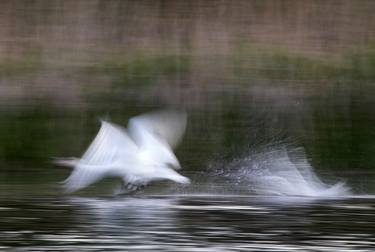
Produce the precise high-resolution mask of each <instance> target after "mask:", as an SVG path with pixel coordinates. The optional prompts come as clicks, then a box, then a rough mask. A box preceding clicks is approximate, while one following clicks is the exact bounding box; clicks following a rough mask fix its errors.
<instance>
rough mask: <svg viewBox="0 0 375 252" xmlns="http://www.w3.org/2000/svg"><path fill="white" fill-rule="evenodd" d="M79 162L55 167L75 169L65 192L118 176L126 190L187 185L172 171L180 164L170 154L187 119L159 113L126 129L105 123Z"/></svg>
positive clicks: (134, 120) (66, 161)
mask: <svg viewBox="0 0 375 252" xmlns="http://www.w3.org/2000/svg"><path fill="white" fill-rule="evenodd" d="M101 123H102V124H101V128H100V130H99V132H98V134H97V136H96V137H95V139H94V140H93V142H92V143H91V145H90V146H89V148H88V149H87V151H86V152H85V154H84V155H83V156H82V158H81V159H62V160H60V161H58V164H60V165H65V166H72V167H74V170H73V172H72V173H71V174H70V176H69V177H68V178H67V179H66V180H65V181H64V187H65V189H66V191H68V192H73V191H77V190H80V189H82V188H85V187H87V186H89V185H90V184H92V183H95V182H96V181H98V180H101V179H102V178H105V177H119V178H121V179H122V181H123V182H124V184H128V185H130V186H129V189H131V190H132V189H134V188H137V187H138V186H143V185H146V184H147V183H149V182H150V181H155V180H164V179H167V180H172V181H175V182H177V183H183V184H186V183H189V179H188V178H186V177H184V176H182V175H180V174H178V173H177V172H176V171H175V170H174V169H179V168H180V163H179V162H178V160H177V157H176V156H175V155H174V153H173V151H172V147H173V146H175V145H176V144H177V143H178V141H179V140H180V139H181V137H182V135H183V133H184V130H185V126H186V116H185V115H181V114H178V113H174V112H159V113H150V114H145V115H140V116H136V117H133V118H131V119H130V121H129V124H128V129H127V130H126V129H124V128H122V127H120V126H118V125H116V124H113V123H109V122H106V121H102V122H101Z"/></svg>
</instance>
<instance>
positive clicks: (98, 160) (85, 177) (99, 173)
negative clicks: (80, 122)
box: [64, 121, 138, 192]
mask: <svg viewBox="0 0 375 252" xmlns="http://www.w3.org/2000/svg"><path fill="white" fill-rule="evenodd" d="M137 148H138V147H137V146H136V145H135V144H134V142H133V141H132V140H131V139H130V138H129V137H128V135H127V134H126V132H125V130H123V129H122V128H121V127H120V126H117V125H115V124H111V123H109V122H106V121H102V125H101V128H100V130H99V132H98V134H97V136H96V137H95V139H94V140H93V142H92V143H91V145H90V146H89V148H88V149H87V151H86V152H85V153H84V154H83V156H82V158H81V159H80V160H78V161H76V162H74V163H73V164H74V170H73V172H72V173H71V174H70V176H69V177H68V178H67V179H66V180H65V181H64V187H65V189H66V191H68V192H73V191H76V190H79V189H82V188H84V187H86V186H88V185H90V184H92V183H94V182H96V181H98V180H100V179H102V178H103V177H105V176H108V175H110V174H111V169H112V168H111V166H110V165H111V163H113V162H114V160H115V159H116V158H117V156H118V155H120V154H121V153H123V152H124V151H126V152H129V153H135V152H136V151H137ZM67 164H69V163H67Z"/></svg>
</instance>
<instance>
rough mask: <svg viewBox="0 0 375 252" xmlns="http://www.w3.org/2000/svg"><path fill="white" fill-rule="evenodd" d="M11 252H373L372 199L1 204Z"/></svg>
mask: <svg viewBox="0 0 375 252" xmlns="http://www.w3.org/2000/svg"><path fill="white" fill-rule="evenodd" d="M1 206H2V207H1V209H0V216H1V221H0V222H1V226H0V235H1V237H2V241H1V246H2V247H1V248H2V249H3V250H6V251H9V250H10V249H11V248H13V249H16V251H72V250H80V251H102V250H106V251H155V250H158V251H176V250H178V251H195V250H196V251H259V250H263V251H275V250H277V251H306V250H310V251H337V250H339V251H370V250H372V249H373V248H374V246H375V236H374V233H373V227H374V224H375V223H374V222H375V216H374V208H375V203H374V198H366V197H363V198H338V199H325V200H319V199H313V198H312V199H305V198H290V199H287V200H285V199H284V198H280V197H267V198H263V197H254V196H245V197H240V196H237V195H232V196H227V197H223V196H218V195H210V196H193V195H184V196H179V195H169V196H140V197H126V198H113V197H108V198H82V197H58V198H30V199H2V200H1Z"/></svg>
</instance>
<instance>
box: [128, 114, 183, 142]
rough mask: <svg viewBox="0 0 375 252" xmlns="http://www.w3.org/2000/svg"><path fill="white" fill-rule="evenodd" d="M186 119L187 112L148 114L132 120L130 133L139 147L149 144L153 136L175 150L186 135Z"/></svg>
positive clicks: (129, 128)
mask: <svg viewBox="0 0 375 252" xmlns="http://www.w3.org/2000/svg"><path fill="white" fill-rule="evenodd" d="M186 118H187V116H186V113H185V112H178V111H174V110H163V111H157V112H152V113H147V114H143V115H139V116H135V117H133V118H131V119H130V120H129V123H128V131H129V133H130V134H131V137H132V138H133V139H134V141H135V142H136V143H137V144H138V145H139V146H142V145H146V144H148V140H149V134H151V135H153V136H155V137H156V138H158V139H160V140H162V141H165V142H166V143H167V144H168V145H169V146H171V147H172V148H174V147H176V145H177V144H178V143H179V142H180V141H181V139H182V137H183V135H184V133H185V129H186ZM145 132H148V133H149V134H145Z"/></svg>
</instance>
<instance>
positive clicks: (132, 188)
mask: <svg viewBox="0 0 375 252" xmlns="http://www.w3.org/2000/svg"><path fill="white" fill-rule="evenodd" d="M144 187H145V184H133V183H122V184H121V186H120V187H119V188H117V189H116V190H115V192H114V193H115V195H116V196H119V195H128V196H131V195H134V194H135V193H136V192H138V191H140V190H141V189H143V188H144Z"/></svg>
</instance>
